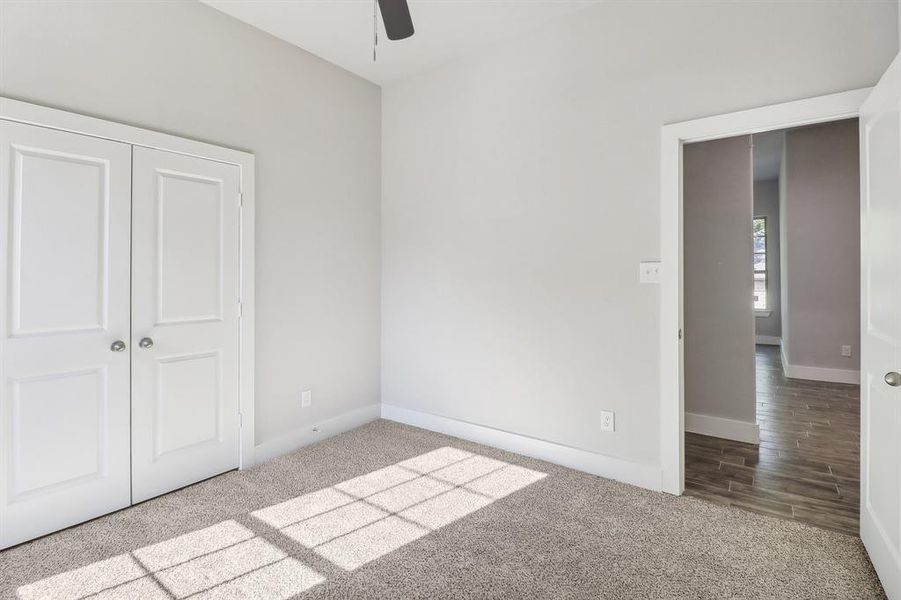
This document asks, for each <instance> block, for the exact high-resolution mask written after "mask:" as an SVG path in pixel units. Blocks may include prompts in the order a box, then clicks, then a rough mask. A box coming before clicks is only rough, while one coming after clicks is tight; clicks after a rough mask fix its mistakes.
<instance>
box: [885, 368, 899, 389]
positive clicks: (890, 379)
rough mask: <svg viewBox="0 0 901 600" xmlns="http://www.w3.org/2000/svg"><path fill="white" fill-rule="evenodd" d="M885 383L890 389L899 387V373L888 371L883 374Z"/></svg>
mask: <svg viewBox="0 0 901 600" xmlns="http://www.w3.org/2000/svg"><path fill="white" fill-rule="evenodd" d="M885 382H886V383H887V384H889V385H890V386H892V387H898V386H899V385H901V373H897V372H895V371H889V372H888V373H886V374H885Z"/></svg>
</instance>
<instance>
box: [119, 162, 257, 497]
mask: <svg viewBox="0 0 901 600" xmlns="http://www.w3.org/2000/svg"><path fill="white" fill-rule="evenodd" d="M133 164H134V167H133V181H134V186H133V196H132V211H133V221H132V301H131V302H132V340H131V345H132V349H133V350H132V499H133V501H134V502H141V501H142V500H147V499H148V498H152V497H154V496H158V495H160V494H163V493H166V492H168V491H171V490H174V489H177V488H180V487H184V486H186V485H189V484H191V483H195V482H197V481H200V480H201V479H205V478H207V477H212V476H213V475H218V474H219V473H222V472H224V471H228V470H230V469H234V468H237V466H238V439H239V435H238V429H239V417H238V279H239V272H238V252H239V248H238V242H239V234H238V232H239V229H238V228H239V219H240V209H239V191H240V190H239V185H240V176H239V170H238V167H237V166H236V165H231V164H225V163H220V162H216V161H211V160H204V159H201V158H196V157H193V156H184V155H181V154H173V153H170V152H163V151H160V150H152V149H149V148H140V147H135V148H134V163H133Z"/></svg>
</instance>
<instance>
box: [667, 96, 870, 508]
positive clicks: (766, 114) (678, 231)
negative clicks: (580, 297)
mask: <svg viewBox="0 0 901 600" xmlns="http://www.w3.org/2000/svg"><path fill="white" fill-rule="evenodd" d="M872 89H873V88H860V89H856V90H851V91H847V92H840V93H837V94H829V95H827V96H818V97H814V98H807V99H804V100H796V101H793V102H784V103H781V104H773V105H770V106H763V107H760V108H752V109H749V110H742V111H738V112H733V113H726V114H722V115H716V116H712V117H705V118H702V119H695V120H692V121H683V122H681V123H673V124H669V125H664V126H663V127H661V129H660V203H661V206H660V262H661V276H660V332H659V335H660V467H661V471H662V473H661V475H662V482H661V483H662V486H661V487H662V489H663V491H665V492H669V493H671V494H676V495H679V494H682V492H683V491H684V488H685V445H684V431H685V395H684V391H685V382H684V356H683V345H682V335H681V333H682V330H683V327H684V320H683V316H684V315H683V288H682V280H683V264H682V146H683V145H684V144H686V143H690V142H702V141H707V140H715V139H721V138H727V137H733V136H737V135H748V134H754V133H762V132H765V131H772V130H775V129H785V128H788V127H800V126H803V125H813V124H815V123H826V122H829V121H838V120H841V119H851V118H855V117H858V116H859V115H860V107H861V105H862V104H863V102H864V100H866V98H867V97H868V96H869V95H870V92H871V91H872Z"/></svg>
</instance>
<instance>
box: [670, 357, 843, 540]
mask: <svg viewBox="0 0 901 600" xmlns="http://www.w3.org/2000/svg"><path fill="white" fill-rule="evenodd" d="M757 423H758V424H759V425H760V445H759V446H755V445H753V444H744V443H741V442H733V441H730V440H723V439H719V438H713V437H708V436H703V435H697V434H692V433H686V434H685V493H686V494H689V495H692V496H699V497H701V498H705V499H707V500H711V501H713V502H719V503H722V504H728V505H731V506H735V507H738V508H742V509H745V510H750V511H754V512H760V513H766V514H770V515H776V516H779V517H784V518H787V519H795V520H798V521H804V522H805V523H809V524H811V525H816V526H819V527H825V528H827V529H833V530H836V531H841V532H843V533H848V534H852V535H858V531H859V529H858V518H859V504H860V495H859V494H860V387H859V386H857V385H846V384H837V383H824V382H818V381H806V380H800V379H787V378H786V377H785V376H784V375H783V372H782V361H781V358H780V355H779V348H778V347H776V346H757Z"/></svg>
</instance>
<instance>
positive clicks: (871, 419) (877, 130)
mask: <svg viewBox="0 0 901 600" xmlns="http://www.w3.org/2000/svg"><path fill="white" fill-rule="evenodd" d="M860 134H861V140H860V141H861V144H860V147H861V200H862V208H861V240H862V248H861V250H862V252H861V257H862V263H863V264H862V265H861V266H862V269H861V275H862V304H861V305H862V308H863V311H862V312H863V314H862V319H861V354H860V362H861V365H860V366H861V402H862V405H861V446H862V450H863V451H862V454H861V492H862V493H861V507H860V535H861V538H862V539H863V542H864V545H865V546H866V548H867V551H868V552H869V554H870V558H871V559H872V561H873V565H874V566H875V567H876V571H877V573H878V574H879V578H880V579H881V580H882V584H883V586H884V587H885V591H886V593H887V594H888V596H889V597H890V598H901V375H899V373H901V56H899V57H897V58H895V61H894V62H893V63H892V64H891V66H890V67H889V70H888V71H887V72H886V74H885V75H884V76H883V77H882V79H881V80H880V81H879V84H878V85H877V86H876V88H875V89H874V90H873V92H872V94H871V95H870V97H869V98H868V99H867V101H866V102H865V103H864V105H863V107H862V108H861V114H860Z"/></svg>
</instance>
